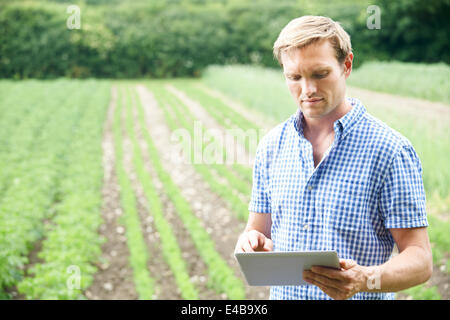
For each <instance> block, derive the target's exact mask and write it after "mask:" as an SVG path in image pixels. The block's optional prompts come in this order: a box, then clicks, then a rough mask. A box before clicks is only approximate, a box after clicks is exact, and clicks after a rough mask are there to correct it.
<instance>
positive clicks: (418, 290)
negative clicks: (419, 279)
mask: <svg viewBox="0 0 450 320" xmlns="http://www.w3.org/2000/svg"><path fill="white" fill-rule="evenodd" d="M403 292H404V293H406V294H408V295H410V296H412V297H413V299H414V300H442V296H441V295H440V294H439V292H438V289H437V287H436V286H432V287H429V288H427V287H425V285H423V284H421V285H418V286H416V287H413V288H410V289H407V290H405V291H403Z"/></svg>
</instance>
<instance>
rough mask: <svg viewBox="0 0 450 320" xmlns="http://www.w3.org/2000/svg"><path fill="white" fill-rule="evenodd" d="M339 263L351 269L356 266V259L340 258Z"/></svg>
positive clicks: (342, 266) (344, 267)
mask: <svg viewBox="0 0 450 320" xmlns="http://www.w3.org/2000/svg"><path fill="white" fill-rule="evenodd" d="M339 264H340V266H341V268H343V269H346V270H347V269H350V268H353V267H354V266H356V261H354V260H351V259H339Z"/></svg>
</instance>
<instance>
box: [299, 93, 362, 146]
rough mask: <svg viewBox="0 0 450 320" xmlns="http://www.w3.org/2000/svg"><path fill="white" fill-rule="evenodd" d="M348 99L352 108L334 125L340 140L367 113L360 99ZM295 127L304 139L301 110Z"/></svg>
mask: <svg viewBox="0 0 450 320" xmlns="http://www.w3.org/2000/svg"><path fill="white" fill-rule="evenodd" d="M346 99H347V101H348V102H349V103H350V105H351V106H352V108H351V109H350V111H349V112H347V113H346V114H345V115H344V116H343V117H342V118H340V119H338V120H336V121H335V122H334V124H333V127H334V131H335V132H336V133H337V134H338V135H339V136H340V139H342V138H343V137H344V136H346V135H347V134H348V133H349V132H350V131H351V129H352V128H353V126H354V125H355V124H356V123H357V122H358V121H359V119H360V118H361V116H363V115H364V113H365V112H366V108H365V107H364V106H363V104H362V103H361V101H360V100H359V99H357V98H346ZM293 125H294V128H295V130H296V131H297V133H298V134H299V135H300V136H302V137H303V112H301V110H300V108H298V109H297V112H296V114H295V116H294V122H293Z"/></svg>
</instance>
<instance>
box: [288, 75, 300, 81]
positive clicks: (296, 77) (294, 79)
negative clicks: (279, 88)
mask: <svg viewBox="0 0 450 320" xmlns="http://www.w3.org/2000/svg"><path fill="white" fill-rule="evenodd" d="M300 78H301V77H300V76H293V77H289V79H291V80H293V81H298V80H300Z"/></svg>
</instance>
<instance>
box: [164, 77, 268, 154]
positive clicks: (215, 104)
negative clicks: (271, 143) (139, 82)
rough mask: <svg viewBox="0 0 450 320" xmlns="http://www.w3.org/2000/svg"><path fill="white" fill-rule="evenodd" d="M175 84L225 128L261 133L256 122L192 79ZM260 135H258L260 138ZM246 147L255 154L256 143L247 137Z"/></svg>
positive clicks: (174, 83)
mask: <svg viewBox="0 0 450 320" xmlns="http://www.w3.org/2000/svg"><path fill="white" fill-rule="evenodd" d="M173 85H174V86H175V87H176V88H177V89H179V90H181V91H183V92H184V93H185V94H186V95H187V96H188V97H190V98H191V99H194V100H196V101H198V102H199V103H200V104H201V105H202V107H203V108H204V109H205V110H206V111H207V112H208V113H209V114H210V115H211V116H212V117H213V118H214V119H215V120H216V121H217V122H218V123H219V124H221V125H222V126H223V127H224V128H226V129H236V128H238V129H242V130H244V131H246V130H252V131H253V132H254V133H255V134H256V135H258V134H259V132H260V128H258V126H256V125H255V124H254V123H252V122H250V121H248V120H247V119H246V118H244V117H242V116H241V115H240V114H239V113H237V112H236V111H234V110H233V109H232V108H230V107H229V106H228V105H226V104H225V103H224V102H222V101H221V100H220V99H217V98H216V97H212V96H210V95H209V94H207V93H206V92H205V91H203V90H202V89H200V88H198V87H197V86H194V85H193V82H192V81H178V82H175V81H174V82H173ZM259 138H260V137H258V139H259ZM244 145H245V149H246V150H247V151H248V152H249V153H251V154H254V153H255V152H256V145H251V144H250V139H245V143H244Z"/></svg>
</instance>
